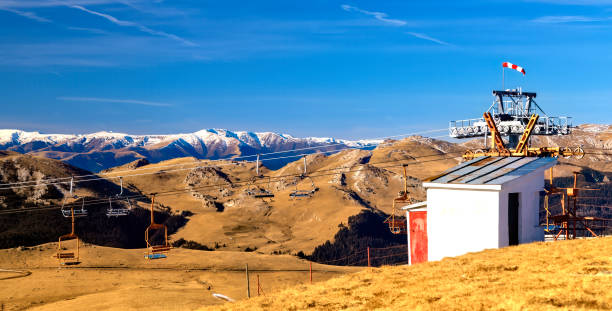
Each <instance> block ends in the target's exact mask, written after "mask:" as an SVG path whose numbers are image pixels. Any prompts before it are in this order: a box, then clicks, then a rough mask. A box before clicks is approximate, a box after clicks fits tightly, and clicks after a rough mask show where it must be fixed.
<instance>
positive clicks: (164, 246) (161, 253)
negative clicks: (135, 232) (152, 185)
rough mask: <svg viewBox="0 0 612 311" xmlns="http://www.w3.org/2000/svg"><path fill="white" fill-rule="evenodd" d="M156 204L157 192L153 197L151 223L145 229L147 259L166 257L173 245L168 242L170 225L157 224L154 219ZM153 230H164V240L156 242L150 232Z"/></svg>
mask: <svg viewBox="0 0 612 311" xmlns="http://www.w3.org/2000/svg"><path fill="white" fill-rule="evenodd" d="M154 204H155V194H153V198H151V224H150V225H149V226H148V227H147V230H145V241H146V242H147V251H146V252H145V258H146V259H161V258H166V257H167V256H166V253H168V252H169V251H170V250H171V249H172V246H171V245H170V243H169V242H168V227H166V225H164V224H156V223H155V220H154V219H153V205H154ZM151 230H163V231H164V242H163V243H158V244H154V242H153V239H152V235H151V234H150V232H151Z"/></svg>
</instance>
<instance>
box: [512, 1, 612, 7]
mask: <svg viewBox="0 0 612 311" xmlns="http://www.w3.org/2000/svg"><path fill="white" fill-rule="evenodd" d="M523 1H524V2H541V3H550V4H558V5H585V6H586V5H594V6H603V5H610V4H612V0H523Z"/></svg>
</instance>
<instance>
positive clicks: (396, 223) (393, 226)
mask: <svg viewBox="0 0 612 311" xmlns="http://www.w3.org/2000/svg"><path fill="white" fill-rule="evenodd" d="M402 167H403V169H404V191H403V192H401V193H400V194H399V196H398V197H396V198H394V199H393V205H392V206H393V207H392V210H391V215H390V216H389V217H387V219H385V221H384V223H386V224H389V231H391V233H393V234H401V233H405V232H406V227H407V225H406V217H402V216H396V215H395V214H396V213H397V205H399V204H402V203H410V202H411V200H410V197H408V175H407V174H406V165H405V164H404V165H402Z"/></svg>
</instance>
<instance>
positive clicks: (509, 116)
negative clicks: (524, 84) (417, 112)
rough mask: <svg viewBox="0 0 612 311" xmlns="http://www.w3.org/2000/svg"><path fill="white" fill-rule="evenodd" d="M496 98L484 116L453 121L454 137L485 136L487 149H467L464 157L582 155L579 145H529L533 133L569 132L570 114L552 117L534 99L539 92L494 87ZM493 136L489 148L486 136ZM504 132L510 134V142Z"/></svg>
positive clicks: (564, 133)
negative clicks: (504, 137) (537, 146)
mask: <svg viewBox="0 0 612 311" xmlns="http://www.w3.org/2000/svg"><path fill="white" fill-rule="evenodd" d="M493 96H494V97H495V100H494V101H493V104H492V105H491V106H490V107H489V109H488V110H487V111H486V112H485V113H484V115H483V117H482V118H478V119H467V120H457V121H451V122H450V124H449V134H450V136H451V137H453V138H475V137H484V140H485V141H484V142H485V143H484V145H485V148H484V149H477V150H468V151H466V152H465V154H464V155H463V158H464V159H466V160H470V159H473V158H476V157H481V156H502V157H503V156H519V157H520V156H532V157H533V156H536V157H542V156H544V157H546V156H553V157H556V156H563V157H576V158H581V157H583V156H584V151H583V150H582V148H580V147H575V148H569V147H541V148H530V147H529V142H530V138H531V136H532V135H569V134H571V130H572V124H571V117H550V116H548V115H546V113H545V112H544V111H543V110H542V108H541V107H540V106H539V105H538V104H537V103H536V102H535V97H536V93H531V92H523V91H522V89H521V88H517V89H513V90H505V91H493ZM489 135H490V137H491V143H490V148H488V146H487V136H489ZM502 136H506V137H507V142H505V141H504V140H503V137H502Z"/></svg>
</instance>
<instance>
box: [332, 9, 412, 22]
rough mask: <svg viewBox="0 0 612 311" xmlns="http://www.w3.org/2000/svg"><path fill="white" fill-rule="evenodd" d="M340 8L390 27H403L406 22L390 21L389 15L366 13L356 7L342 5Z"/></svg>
mask: <svg viewBox="0 0 612 311" xmlns="http://www.w3.org/2000/svg"><path fill="white" fill-rule="evenodd" d="M340 7H342V9H343V10H345V11H347V12H358V13H361V14H365V15H370V16H373V17H374V18H376V19H377V20H379V21H381V22H384V23H387V24H390V25H395V26H405V25H406V24H407V22H406V21H403V20H400V19H391V18H388V16H389V15H387V13H383V12H373V11H366V10H362V9H360V8H358V7H355V6H352V5H348V4H343V5H341V6H340Z"/></svg>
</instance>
